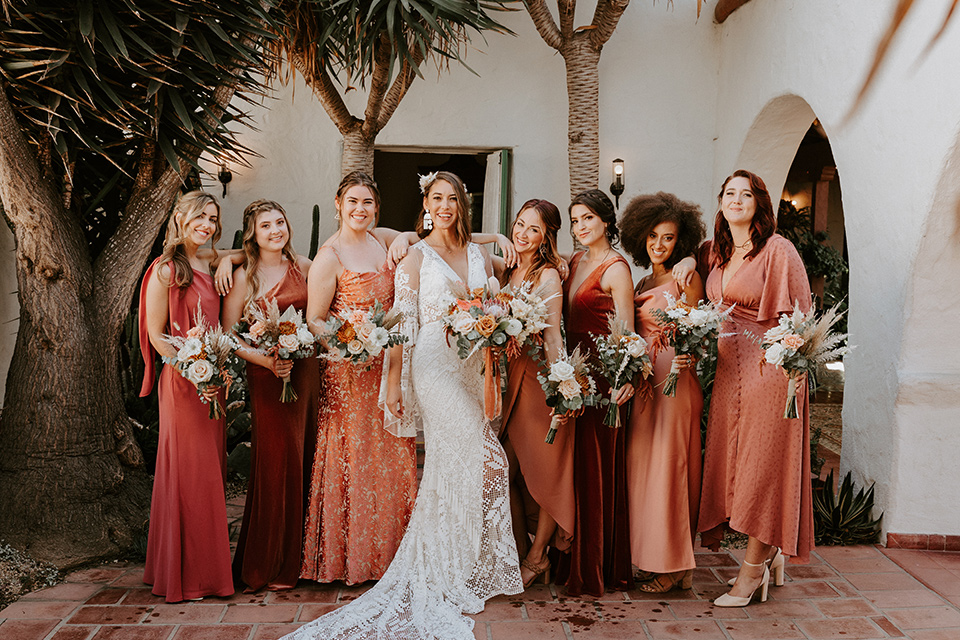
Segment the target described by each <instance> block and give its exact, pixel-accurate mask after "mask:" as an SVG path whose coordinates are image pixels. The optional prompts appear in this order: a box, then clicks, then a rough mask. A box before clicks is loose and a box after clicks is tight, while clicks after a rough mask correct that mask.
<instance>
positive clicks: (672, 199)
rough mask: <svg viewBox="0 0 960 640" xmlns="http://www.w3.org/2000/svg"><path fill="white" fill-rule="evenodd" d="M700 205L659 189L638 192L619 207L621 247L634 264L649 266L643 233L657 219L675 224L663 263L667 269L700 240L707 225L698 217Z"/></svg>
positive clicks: (651, 227)
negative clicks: (671, 245)
mask: <svg viewBox="0 0 960 640" xmlns="http://www.w3.org/2000/svg"><path fill="white" fill-rule="evenodd" d="M700 215H701V211H700V207H698V206H697V205H695V204H693V203H692V202H685V201H683V200H681V199H680V198H678V197H677V196H675V195H673V194H672V193H666V192H663V191H659V192H657V193H655V194H645V195H640V196H637V197H635V198H633V199H632V200H630V202H629V204H627V206H626V207H624V209H623V216H621V218H620V240H621V242H622V244H623V248H624V249H626V251H627V253H629V254H630V256H631V257H632V258H633V262H634V264H636V265H637V266H638V267H643V268H649V267H650V264H651V263H650V256H649V255H648V254H647V236H649V235H650V232H651V231H652V230H653V228H654V227H656V226H657V225H658V224H660V223H661V222H672V223H674V224H676V225H677V244H676V246H674V248H673V253H671V254H670V257H669V258H668V259H667V261H666V263H664V266H665V267H666V268H667V269H670V268H672V267H673V265H675V264H676V263H677V262H679V261H680V260H682V259H683V258H685V257H687V256H691V255H694V253H696V251H697V247H699V246H700V243H701V242H703V239H704V237H705V236H706V234H707V229H706V227H705V226H704V224H703V220H702V219H701V218H700Z"/></svg>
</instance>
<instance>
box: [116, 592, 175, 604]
mask: <svg viewBox="0 0 960 640" xmlns="http://www.w3.org/2000/svg"><path fill="white" fill-rule="evenodd" d="M122 602H123V604H163V603H164V602H165V600H164V599H163V596H155V595H153V594H152V593H150V589H130V590H129V591H128V592H127V595H126V596H125V597H124V598H123V601H122Z"/></svg>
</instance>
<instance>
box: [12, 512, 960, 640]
mask: <svg viewBox="0 0 960 640" xmlns="http://www.w3.org/2000/svg"><path fill="white" fill-rule="evenodd" d="M241 514H242V498H239V499H235V500H232V501H231V503H230V515H231V517H232V518H239V517H240V515H241ZM742 554H743V552H742V551H729V552H727V551H724V552H720V553H699V554H697V564H698V566H699V568H698V570H697V572H696V576H695V577H694V588H693V590H692V591H689V592H682V591H674V592H671V593H667V594H661V595H649V594H643V593H640V592H638V591H630V592H626V593H611V594H608V596H607V597H605V598H603V599H601V600H600V601H595V600H593V599H570V598H565V597H564V596H563V592H562V588H560V589H558V588H557V587H555V586H554V585H550V586H542V585H538V586H535V587H533V588H531V589H529V590H528V591H527V592H526V593H524V594H522V595H520V596H514V597H509V598H507V597H502V596H501V597H498V598H494V599H493V600H491V601H490V602H489V603H488V604H487V608H486V610H485V611H483V613H481V614H479V615H476V616H474V619H475V620H476V621H477V624H476V627H475V635H476V637H477V638H478V639H480V640H523V639H526V638H530V639H533V638H536V639H539V640H546V639H553V638H556V639H557V640H613V639H620V638H630V639H633V638H637V639H652V640H660V639H668V638H676V639H679V640H696V639H704V640H706V639H713V638H715V639H717V640H776V639H780V638H784V639H793V638H797V639H811V640H812V639H820V638H843V639H848V640H856V639H862V640H873V639H881V638H913V640H960V552H948V551H939V552H938V551H911V550H904V549H884V548H881V547H874V546H863V547H820V548H818V549H817V551H816V552H815V554H814V556H813V558H812V562H811V564H809V565H806V566H796V567H791V566H789V565H788V567H787V583H786V584H785V585H784V586H783V587H771V589H770V599H769V600H768V601H767V602H766V603H763V604H761V603H759V602H755V603H754V604H752V605H750V606H749V607H746V608H744V609H718V608H715V607H713V606H712V605H711V603H710V600H711V599H712V598H715V597H716V596H717V595H719V594H721V593H723V592H724V591H725V587H724V585H723V581H725V580H726V579H727V578H729V577H730V576H732V575H734V574H735V573H736V568H737V565H738V563H739V561H740V559H741V558H742ZM142 572H143V567H142V565H138V564H131V563H110V564H107V565H104V566H102V567H93V568H88V569H83V570H81V571H76V572H74V573H72V574H70V575H69V576H68V577H67V580H66V582H64V583H63V584H59V585H57V586H55V587H51V588H49V589H44V590H42V591H36V592H34V593H31V594H28V595H27V596H25V597H23V598H22V599H20V600H19V601H18V602H15V603H14V604H12V605H10V606H8V607H7V608H5V609H3V610H0V638H2V639H3V640H50V639H52V640H276V639H277V638H279V637H280V636H282V635H284V634H286V633H289V632H290V631H292V630H293V629H295V628H297V627H298V626H299V625H300V624H302V623H304V622H306V621H309V620H312V619H313V618H315V617H317V616H319V615H322V614H323V613H326V612H327V611H330V610H332V609H334V608H336V607H337V606H340V605H341V604H342V603H344V602H348V601H350V600H352V599H354V598H356V597H357V595H358V594H359V593H361V592H362V591H363V588H358V587H344V586H343V585H317V584H313V583H301V585H300V586H299V587H298V588H297V589H294V590H292V591H287V592H278V593H260V594H252V595H251V594H236V595H234V596H232V597H230V598H208V599H206V600H204V601H203V602H199V603H180V604H166V603H165V602H163V600H162V599H161V598H157V597H155V596H153V595H151V594H150V591H149V590H148V589H147V588H146V585H144V584H142V582H140V579H141V576H142Z"/></svg>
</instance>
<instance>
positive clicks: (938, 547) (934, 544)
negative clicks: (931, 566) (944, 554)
mask: <svg viewBox="0 0 960 640" xmlns="http://www.w3.org/2000/svg"><path fill="white" fill-rule="evenodd" d="M946 544H947V536H942V535H939V534H935V533H931V534H930V537H929V538H928V539H927V548H928V549H930V551H943V550H944V548H945V547H946Z"/></svg>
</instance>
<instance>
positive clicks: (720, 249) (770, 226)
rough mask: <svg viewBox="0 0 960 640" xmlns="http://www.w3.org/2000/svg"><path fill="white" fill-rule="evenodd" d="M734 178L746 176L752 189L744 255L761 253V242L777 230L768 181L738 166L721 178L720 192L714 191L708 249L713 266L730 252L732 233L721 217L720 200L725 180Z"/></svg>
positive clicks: (724, 219) (728, 257)
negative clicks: (714, 208) (753, 204)
mask: <svg viewBox="0 0 960 640" xmlns="http://www.w3.org/2000/svg"><path fill="white" fill-rule="evenodd" d="M734 178H746V179H747V180H749V181H750V191H751V192H753V198H754V201H755V202H756V209H755V210H754V212H753V220H752V221H751V222H750V243H751V244H752V245H753V247H752V248H751V249H750V252H749V253H747V255H746V257H747V258H752V257H754V256H755V255H757V254H758V253H760V251H761V250H762V249H763V247H764V245H766V244H767V240H769V239H770V236H772V235H773V234H774V232H775V231H776V230H777V216H776V214H774V212H773V203H772V202H771V200H770V192H769V191H767V185H766V184H764V182H763V179H762V178H761V177H760V176H758V175H757V174H755V173H751V172H750V171H747V170H746V169H737V170H736V171H734V172H733V173H732V174H731V175H730V176H728V177H727V179H726V180H724V181H723V186H721V187H720V193H718V194H717V217H716V218H715V219H714V222H713V249H712V251H711V252H710V263H711V266H714V267H722V266H723V265H725V264H727V263H728V262H730V258H731V256H733V235H732V234H731V233H730V223H728V222H727V219H726V218H724V217H723V210H722V209H721V208H720V206H721V204H722V202H723V192H724V191H725V190H726V188H727V183H728V182H730V181H731V180H733V179H734Z"/></svg>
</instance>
